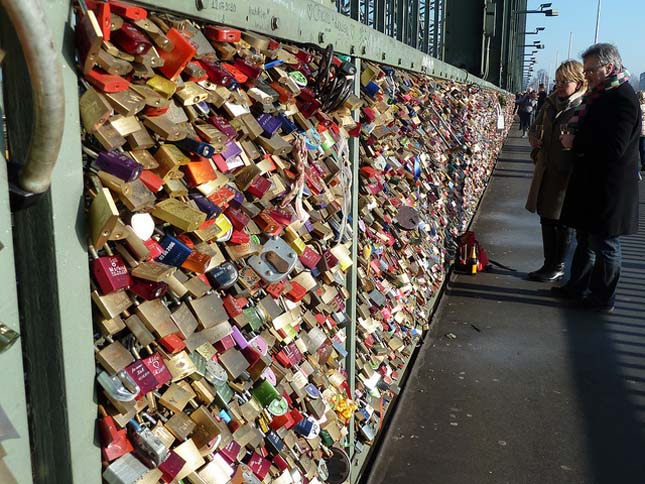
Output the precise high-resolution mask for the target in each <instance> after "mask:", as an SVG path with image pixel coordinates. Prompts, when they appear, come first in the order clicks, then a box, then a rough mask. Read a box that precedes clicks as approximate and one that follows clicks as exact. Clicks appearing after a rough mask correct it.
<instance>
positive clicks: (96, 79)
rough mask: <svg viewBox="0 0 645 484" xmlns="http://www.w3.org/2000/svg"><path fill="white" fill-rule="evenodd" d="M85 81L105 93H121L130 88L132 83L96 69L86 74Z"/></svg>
mask: <svg viewBox="0 0 645 484" xmlns="http://www.w3.org/2000/svg"><path fill="white" fill-rule="evenodd" d="M85 80H86V81H87V82H89V83H90V84H92V85H93V86H94V87H96V88H97V89H99V90H100V91H103V92H121V91H125V90H126V89H127V88H128V87H130V82H129V81H127V80H126V79H124V78H123V77H121V76H117V75H115V74H107V73H105V72H101V71H99V70H96V69H91V70H90V71H89V72H88V73H87V74H85Z"/></svg>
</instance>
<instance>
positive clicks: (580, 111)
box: [567, 69, 630, 133]
mask: <svg viewBox="0 0 645 484" xmlns="http://www.w3.org/2000/svg"><path fill="white" fill-rule="evenodd" d="M629 76H630V74H629V71H628V70H627V69H623V70H622V71H619V72H616V73H614V74H612V75H610V76H608V77H607V78H606V79H605V80H604V82H603V83H602V84H599V85H598V86H596V87H594V88H593V89H590V90H589V91H587V93H586V94H585V95H584V97H583V98H582V103H581V104H580V106H578V107H577V108H576V110H575V112H574V114H573V116H572V117H571V120H569V123H568V124H567V126H568V127H569V128H570V129H571V130H572V132H574V133H575V132H576V131H578V127H579V126H580V123H581V122H582V120H583V118H584V117H585V115H586V114H587V111H588V110H589V106H590V105H591V104H592V103H593V102H594V101H595V100H596V99H598V98H599V97H600V96H601V95H602V93H603V92H607V91H611V90H612V89H616V88H617V87H619V86H621V85H623V84H625V83H626V82H627V81H629Z"/></svg>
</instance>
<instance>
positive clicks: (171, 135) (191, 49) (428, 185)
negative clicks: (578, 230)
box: [32, 0, 512, 484]
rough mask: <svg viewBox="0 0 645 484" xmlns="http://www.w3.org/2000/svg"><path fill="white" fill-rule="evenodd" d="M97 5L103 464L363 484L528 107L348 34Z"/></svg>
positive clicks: (181, 477) (93, 228)
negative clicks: (374, 55) (398, 59)
mask: <svg viewBox="0 0 645 484" xmlns="http://www.w3.org/2000/svg"><path fill="white" fill-rule="evenodd" d="M81 3H82V5H81V6H80V7H79V8H77V9H76V10H75V33H74V35H75V45H76V53H75V56H76V57H75V62H76V64H77V65H76V67H77V75H78V82H79V84H78V89H79V107H80V123H81V133H80V137H81V143H82V163H83V166H82V171H83V174H84V176H83V178H84V191H83V204H82V205H83V206H82V210H81V212H82V215H81V216H80V217H81V218H82V219H87V222H88V223H87V224H86V227H84V228H83V229H82V231H81V235H80V237H81V238H82V239H83V240H84V241H86V242H87V247H88V252H89V255H90V258H89V261H88V266H87V268H88V269H87V270H88V271H89V273H90V280H91V288H90V290H89V292H88V297H89V298H91V305H92V314H93V323H92V324H93V328H92V331H93V334H94V353H95V359H96V393H97V401H98V405H97V419H96V426H97V428H96V431H97V435H98V439H97V442H96V443H95V444H96V445H98V446H100V452H101V458H100V461H99V459H96V462H92V463H89V464H88V463H85V465H95V466H96V467H97V468H98V467H99V466H100V467H101V469H100V472H101V475H102V478H103V479H104V480H105V482H108V483H110V484H116V483H125V482H127V483H131V482H132V483H134V482H137V483H157V482H166V483H175V482H183V483H191V484H219V483H222V484H226V483H228V482H233V483H245V482H246V483H250V482H266V483H268V482H273V483H280V484H289V483H316V482H338V483H341V482H349V481H351V482H356V481H357V479H358V477H359V476H360V474H361V471H362V468H363V466H364V464H365V462H366V459H367V458H368V456H369V455H370V451H371V449H372V448H373V445H374V444H375V443H376V442H377V441H378V439H379V431H380V430H381V428H382V426H383V423H384V421H385V419H386V418H387V415H388V412H389V411H390V410H391V408H392V403H393V402H395V400H396V397H397V395H398V394H399V393H400V391H401V389H402V385H403V382H404V377H405V372H406V368H407V367H408V365H409V364H410V362H411V361H413V360H412V357H413V355H414V351H415V348H416V347H417V346H418V345H419V344H420V343H421V342H422V340H423V337H424V335H425V334H426V332H427V331H428V330H429V329H430V317H431V313H432V310H433V307H434V305H435V302H436V300H437V297H438V295H439V294H440V291H441V288H442V286H443V284H444V282H445V280H446V277H447V275H448V272H449V269H450V266H451V261H452V258H453V256H454V254H453V252H454V239H455V237H456V236H457V235H459V234H461V233H463V232H464V231H465V230H466V228H467V227H468V225H469V224H470V221H471V220H472V217H473V215H474V213H475V211H476V209H477V206H478V203H479V201H480V199H481V196H482V194H483V192H484V190H485V188H486V185H487V183H488V180H489V177H490V175H491V172H492V169H493V167H494V163H495V160H496V158H497V155H498V153H499V151H500V150H501V146H502V143H503V141H504V139H505V137H506V133H507V129H508V127H509V125H510V120H511V116H512V114H511V110H512V106H511V104H512V103H511V102H509V99H508V98H507V97H506V95H505V93H500V92H499V91H494V90H492V89H489V88H487V87H483V86H481V85H477V84H465V83H460V82H454V81H449V80H442V79H438V78H433V77H430V76H428V75H425V74H421V73H415V72H410V71H406V70H403V69H400V68H393V67H390V66H388V65H384V64H377V63H375V62H370V61H360V60H359V59H357V58H354V57H350V56H346V55H342V54H339V53H337V52H335V50H334V46H333V45H332V44H329V45H327V46H324V45H323V46H319V45H314V44H310V43H303V44H298V43H295V42H289V41H284V40H280V39H277V38H271V37H268V36H266V35H261V34H258V33H255V32H251V31H244V30H242V31H240V30H238V29H235V28H232V27H228V26H225V25H218V24H213V23H207V22H203V21H196V20H194V19H188V18H185V17H182V16H180V15H177V14H170V13H166V12H161V11H159V12H155V11H153V10H146V9H144V8H142V7H137V6H134V5H128V4H125V3H121V2H116V1H113V2H110V3H103V2H98V1H97V2H95V1H90V0H86V1H85V2H81ZM86 324H90V323H89V322H87V323H86ZM88 345H91V343H90V342H88ZM84 403H86V404H87V405H88V406H91V405H92V404H93V402H91V401H89V400H88V401H87V402H81V404H84ZM93 431H94V429H91V431H90V430H89V429H88V432H87V434H88V435H90V434H92V432H93ZM32 438H33V436H32ZM86 445H88V446H90V445H92V442H89V441H88V442H86Z"/></svg>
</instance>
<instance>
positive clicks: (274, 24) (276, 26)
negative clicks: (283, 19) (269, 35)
mask: <svg viewBox="0 0 645 484" xmlns="http://www.w3.org/2000/svg"><path fill="white" fill-rule="evenodd" d="M279 28H280V19H279V18H278V17H271V30H278V29H279Z"/></svg>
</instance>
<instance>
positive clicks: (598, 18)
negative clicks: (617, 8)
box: [593, 0, 600, 44]
mask: <svg viewBox="0 0 645 484" xmlns="http://www.w3.org/2000/svg"><path fill="white" fill-rule="evenodd" d="M599 32H600V0H598V13H596V35H595V36H594V38H593V43H594V44H597V43H598V33H599Z"/></svg>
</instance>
